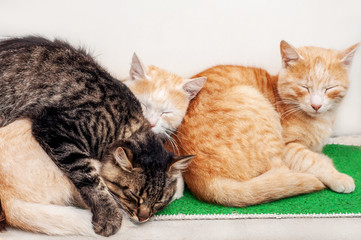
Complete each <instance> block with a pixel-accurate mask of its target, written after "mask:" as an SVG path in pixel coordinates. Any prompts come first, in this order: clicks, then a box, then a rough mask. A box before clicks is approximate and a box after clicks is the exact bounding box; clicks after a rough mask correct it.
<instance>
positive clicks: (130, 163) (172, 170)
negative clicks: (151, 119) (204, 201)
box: [101, 134, 194, 222]
mask: <svg viewBox="0 0 361 240" xmlns="http://www.w3.org/2000/svg"><path fill="white" fill-rule="evenodd" d="M144 138H145V139H147V140H145V139H143V141H139V139H138V140H128V141H121V142H118V143H116V144H115V146H114V147H113V148H112V150H111V153H112V154H110V155H109V157H108V158H107V160H106V161H105V162H104V163H103V164H102V169H101V176H102V177H103V179H104V180H105V182H106V185H107V186H108V189H109V190H110V191H111V192H112V193H113V196H114V197H115V199H116V200H117V201H118V203H119V205H120V206H121V208H122V209H123V210H124V211H125V212H127V213H128V215H129V217H130V218H131V220H133V221H135V222H145V221H147V220H149V218H150V217H151V216H153V215H154V214H155V213H156V212H158V211H160V210H162V209H163V208H164V207H166V206H167V205H168V204H169V203H170V202H171V201H172V200H173V199H172V198H173V196H174V194H175V192H176V190H177V177H178V176H179V174H180V172H181V171H182V170H184V169H185V168H186V167H187V165H188V163H189V162H190V160H191V159H192V158H193V157H194V156H186V157H180V156H175V155H173V154H171V153H169V152H167V151H166V150H165V149H164V148H163V147H162V142H161V140H160V139H158V137H155V136H154V135H153V134H148V135H147V136H145V137H144ZM145 142H146V144H147V146H145V145H143V143H145ZM149 142H150V143H151V144H149Z"/></svg>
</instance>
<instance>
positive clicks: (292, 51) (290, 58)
mask: <svg viewBox="0 0 361 240" xmlns="http://www.w3.org/2000/svg"><path fill="white" fill-rule="evenodd" d="M280 50H281V56H282V66H283V67H287V66H290V65H292V63H295V62H297V61H298V60H300V59H302V56H301V55H300V54H299V53H298V52H297V50H296V48H295V47H294V46H292V45H291V44H289V43H287V42H286V41H284V40H282V41H281V44H280Z"/></svg>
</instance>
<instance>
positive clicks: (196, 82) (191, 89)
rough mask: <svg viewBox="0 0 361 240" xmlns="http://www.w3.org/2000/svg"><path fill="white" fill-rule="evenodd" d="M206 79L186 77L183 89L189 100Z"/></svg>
mask: <svg viewBox="0 0 361 240" xmlns="http://www.w3.org/2000/svg"><path fill="white" fill-rule="evenodd" d="M206 80H207V78H206V77H199V78H193V79H187V82H186V83H185V84H184V85H183V90H184V91H185V92H186V93H187V94H188V98H189V100H191V99H192V98H194V97H195V96H196V95H197V94H198V92H199V91H200V90H201V89H202V87H203V86H204V84H205V82H206Z"/></svg>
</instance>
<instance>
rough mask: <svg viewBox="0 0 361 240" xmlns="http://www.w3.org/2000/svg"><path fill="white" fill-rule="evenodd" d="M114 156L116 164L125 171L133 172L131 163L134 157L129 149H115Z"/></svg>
mask: <svg viewBox="0 0 361 240" xmlns="http://www.w3.org/2000/svg"><path fill="white" fill-rule="evenodd" d="M113 155H114V158H115V160H116V162H117V163H118V164H119V166H120V167H121V168H122V169H123V170H124V171H127V172H131V171H132V170H133V164H132V162H131V161H132V156H133V155H132V153H131V151H130V150H129V149H127V148H122V147H118V148H117V149H115V151H114V153H113Z"/></svg>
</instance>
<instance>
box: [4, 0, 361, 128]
mask: <svg viewBox="0 0 361 240" xmlns="http://www.w3.org/2000/svg"><path fill="white" fill-rule="evenodd" d="M27 34H35V35H41V36H45V37H50V38H53V37H58V38H61V39H65V40H68V41H69V42H70V43H72V44H74V45H77V46H83V47H86V49H88V50H89V51H90V52H91V53H92V54H93V55H94V56H96V58H97V60H98V61H99V62H100V63H101V64H102V65H103V66H104V67H106V68H107V69H108V70H109V71H110V72H111V73H112V74H113V75H115V76H116V77H118V78H124V77H126V76H127V75H128V71H129V66H130V61H131V56H132V54H133V52H137V54H138V55H139V56H140V58H141V59H143V61H144V62H145V63H147V64H153V65H156V66H159V67H161V68H164V69H167V70H169V71H173V72H175V73H177V74H178V75H181V76H182V77H191V76H192V75H194V74H196V73H197V72H199V71H201V70H204V69H205V68H208V67H210V66H213V65H216V64H239V65H248V66H257V67H262V68H265V69H267V70H268V71H269V72H270V73H272V74H276V73H277V72H278V70H279V68H280V66H281V61H280V54H279V42H280V40H282V39H283V40H286V41H288V42H289V43H291V44H293V45H294V46H296V47H298V46H304V45H313V46H321V47H325V48H335V49H345V48H347V47H349V46H351V45H352V44H355V43H356V42H360V41H361V1H360V0H343V1H340V0H303V1H297V0H244V1H241V0H181V1H171V0H139V1H138V0H119V1H115V0H114V1H112V0H102V1H100V0H99V1H95V0H62V1H51V0H42V1H40V0H1V1H0V37H8V36H19V35H20V36H23V35H27ZM335 134H336V135H348V134H361V50H359V51H358V53H357V54H356V56H355V59H354V64H353V67H352V69H351V89H350V91H349V94H348V96H347V98H346V99H345V101H344V103H343V105H342V107H341V109H340V111H339V114H338V119H337V121H336V125H335Z"/></svg>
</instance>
